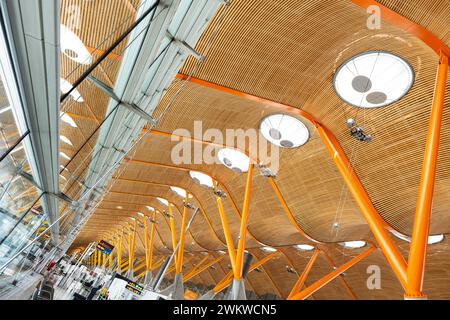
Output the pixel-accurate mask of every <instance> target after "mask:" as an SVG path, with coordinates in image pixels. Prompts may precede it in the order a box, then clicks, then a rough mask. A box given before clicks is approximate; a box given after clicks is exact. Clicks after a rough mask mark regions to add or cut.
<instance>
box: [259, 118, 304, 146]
mask: <svg viewBox="0 0 450 320" xmlns="http://www.w3.org/2000/svg"><path fill="white" fill-rule="evenodd" d="M259 130H260V132H261V134H262V135H263V137H264V138H265V139H266V140H268V141H269V142H271V143H272V144H274V145H276V146H278V147H281V148H298V147H300V146H302V145H304V144H305V143H306V142H307V141H308V139H309V131H308V128H307V127H306V125H305V124H304V123H303V122H301V121H300V120H299V119H297V118H295V117H292V116H290V115H287V114H273V115H270V116H267V117H265V118H263V119H262V121H261V123H260V125H259Z"/></svg>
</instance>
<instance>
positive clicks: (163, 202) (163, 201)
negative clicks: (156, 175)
mask: <svg viewBox="0 0 450 320" xmlns="http://www.w3.org/2000/svg"><path fill="white" fill-rule="evenodd" d="M156 199H158V201H159V202H161V203H162V204H163V205H166V206H167V205H169V201H167V200H166V199H164V198H159V197H158V198H156Z"/></svg>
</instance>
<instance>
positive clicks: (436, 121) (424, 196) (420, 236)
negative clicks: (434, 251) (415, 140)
mask: <svg viewBox="0 0 450 320" xmlns="http://www.w3.org/2000/svg"><path fill="white" fill-rule="evenodd" d="M447 70H448V57H447V56H445V55H443V54H441V56H440V59H439V67H438V70H437V76H436V85H435V89H434V97H433V105H432V107H431V114H430V123H429V126H428V134H427V142H426V146H425V155H424V161H423V165H422V175H421V178H420V187H419V197H418V199H417V205H416V214H415V216H414V227H413V232H412V237H411V247H410V250H409V258H408V271H407V279H408V281H407V288H406V294H405V296H407V297H423V296H424V295H423V293H422V285H423V277H424V271H425V258H426V251H427V244H428V233H429V228H430V217H431V208H432V204H433V191H434V182H435V177H436V162H437V157H438V151H439V138H440V130H441V122H442V112H443V108H444V97H445V85H446V80H447Z"/></svg>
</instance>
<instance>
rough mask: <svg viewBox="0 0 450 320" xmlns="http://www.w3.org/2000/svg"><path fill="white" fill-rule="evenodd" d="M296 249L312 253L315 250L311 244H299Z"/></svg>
mask: <svg viewBox="0 0 450 320" xmlns="http://www.w3.org/2000/svg"><path fill="white" fill-rule="evenodd" d="M294 247H295V249H297V250H301V251H311V250H314V247H313V246H310V245H309V244H297V245H295V246H294Z"/></svg>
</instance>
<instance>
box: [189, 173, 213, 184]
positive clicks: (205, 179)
mask: <svg viewBox="0 0 450 320" xmlns="http://www.w3.org/2000/svg"><path fill="white" fill-rule="evenodd" d="M189 175H190V176H191V178H192V180H194V181H195V182H196V183H198V184H200V185H202V186H205V187H208V188H213V187H214V183H213V180H212V178H211V177H210V176H208V175H207V174H204V173H202V172H198V171H189Z"/></svg>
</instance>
